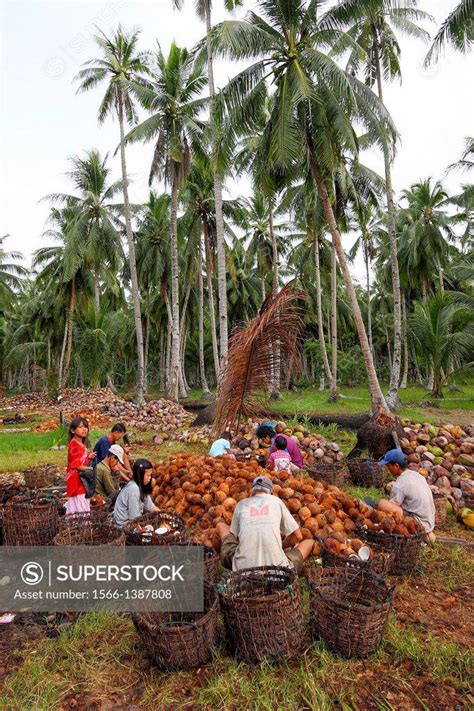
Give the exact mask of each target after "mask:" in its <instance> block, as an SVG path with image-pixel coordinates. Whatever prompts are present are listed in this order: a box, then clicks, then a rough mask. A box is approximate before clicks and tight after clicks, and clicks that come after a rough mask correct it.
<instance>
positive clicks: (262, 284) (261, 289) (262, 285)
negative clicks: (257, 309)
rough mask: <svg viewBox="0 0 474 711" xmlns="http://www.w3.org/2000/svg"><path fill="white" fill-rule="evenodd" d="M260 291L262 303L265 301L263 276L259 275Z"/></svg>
mask: <svg viewBox="0 0 474 711" xmlns="http://www.w3.org/2000/svg"><path fill="white" fill-rule="evenodd" d="M260 291H261V292H262V304H263V302H264V301H265V297H266V294H265V277H261V279H260Z"/></svg>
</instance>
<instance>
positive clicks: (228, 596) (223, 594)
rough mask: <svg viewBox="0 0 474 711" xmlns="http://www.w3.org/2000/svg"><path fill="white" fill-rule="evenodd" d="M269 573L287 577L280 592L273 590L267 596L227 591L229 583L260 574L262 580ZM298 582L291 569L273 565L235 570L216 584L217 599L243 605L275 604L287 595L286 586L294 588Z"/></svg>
mask: <svg viewBox="0 0 474 711" xmlns="http://www.w3.org/2000/svg"><path fill="white" fill-rule="evenodd" d="M271 571H277V572H283V573H284V574H285V575H288V576H289V580H288V581H287V582H286V585H285V588H284V589H280V590H275V591H274V592H271V593H269V594H268V595H262V594H259V595H240V594H238V593H237V592H235V591H234V592H233V591H232V589H229V587H228V585H229V583H235V582H238V581H239V579H240V580H245V578H246V577H248V576H249V575H252V574H260V575H261V576H262V579H264V576H265V573H270V572H271ZM297 582H298V576H297V575H296V573H295V571H294V570H293V569H292V568H287V567H286V566H275V565H262V566H256V567H254V568H244V569H243V570H235V571H232V572H231V573H230V575H228V576H227V577H224V578H223V579H222V581H219V582H218V584H217V587H218V591H219V597H220V598H221V599H222V600H223V601H225V602H229V601H232V602H234V603H237V604H240V603H242V604H244V603H246V602H248V601H250V600H251V601H254V602H256V601H257V600H259V601H265V602H275V601H276V600H278V599H280V598H282V597H285V596H286V595H287V594H288V589H287V588H288V586H289V585H293V586H295V585H296V583H297Z"/></svg>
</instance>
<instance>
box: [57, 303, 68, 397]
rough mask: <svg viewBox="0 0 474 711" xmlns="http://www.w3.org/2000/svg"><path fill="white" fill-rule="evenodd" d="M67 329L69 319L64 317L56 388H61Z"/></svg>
mask: <svg viewBox="0 0 474 711" xmlns="http://www.w3.org/2000/svg"><path fill="white" fill-rule="evenodd" d="M68 331H69V319H68V318H67V317H66V323H65V325H64V338H63V344H62V347H61V355H60V356H59V366H58V390H61V388H62V383H63V370H64V356H65V354H66V343H67V334H68Z"/></svg>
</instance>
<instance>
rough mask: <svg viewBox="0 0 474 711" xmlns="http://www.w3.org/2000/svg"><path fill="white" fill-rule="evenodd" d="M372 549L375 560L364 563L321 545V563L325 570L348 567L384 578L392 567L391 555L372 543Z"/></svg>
mask: <svg viewBox="0 0 474 711" xmlns="http://www.w3.org/2000/svg"><path fill="white" fill-rule="evenodd" d="M370 547H371V548H372V551H373V554H374V556H373V558H371V559H370V560H367V561H364V560H360V559H357V558H346V557H345V556H343V555H340V554H337V553H332V552H331V551H328V550H327V549H326V548H325V547H324V544H322V545H321V561H322V565H323V568H335V567H340V566H342V567H344V568H345V567H347V568H353V569H355V570H371V571H372V572H373V573H375V574H376V575H380V576H381V577H382V578H383V577H385V576H386V575H387V574H388V571H389V567H390V557H391V555H392V554H391V553H390V552H389V551H385V550H383V549H382V548H380V547H379V546H377V545H375V544H373V543H371V545H370Z"/></svg>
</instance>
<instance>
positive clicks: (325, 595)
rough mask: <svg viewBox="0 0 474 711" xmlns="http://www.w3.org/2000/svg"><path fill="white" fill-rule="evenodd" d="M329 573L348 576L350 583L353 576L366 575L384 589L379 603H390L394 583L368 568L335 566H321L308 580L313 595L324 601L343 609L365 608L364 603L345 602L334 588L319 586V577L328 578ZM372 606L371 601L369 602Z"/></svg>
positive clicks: (361, 609) (393, 591)
mask: <svg viewBox="0 0 474 711" xmlns="http://www.w3.org/2000/svg"><path fill="white" fill-rule="evenodd" d="M349 573H351V574H352V577H350V578H349ZM331 575H337V576H340V577H342V576H346V577H347V578H348V580H347V584H349V583H351V582H352V580H354V579H355V578H357V577H359V576H360V575H367V576H369V578H371V581H370V582H371V583H376V584H377V585H379V588H381V589H385V592H386V594H385V596H384V599H383V600H380V601H379V603H380V604H381V605H386V604H388V603H390V602H391V601H392V599H393V595H394V593H395V587H396V586H395V585H394V584H393V583H389V582H388V581H387V580H386V579H385V578H382V577H381V576H380V575H377V573H375V572H374V571H373V570H371V569H370V568H360V569H357V568H355V567H354V568H352V569H350V568H345V567H335V566H328V567H326V568H322V569H321V571H320V572H319V573H318V575H317V576H316V577H315V578H312V579H311V580H310V581H309V586H310V588H311V592H312V593H313V594H315V595H319V596H320V597H321V598H322V599H323V600H324V601H325V602H327V603H334V602H335V603H337V605H338V607H342V608H344V609H345V610H355V609H356V610H360V611H363V610H367V609H368V608H367V606H366V605H361V604H359V603H357V602H347V601H346V600H345V599H344V598H341V597H339V596H336V593H335V591H334V589H333V588H332V589H331V590H330V591H327V590H326V589H324V588H321V587H320V586H318V584H317V583H318V581H319V579H320V578H321V577H323V576H324V577H327V578H329V577H330V576H331ZM371 606H372V603H371Z"/></svg>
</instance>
